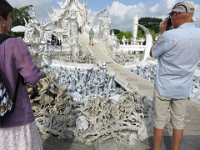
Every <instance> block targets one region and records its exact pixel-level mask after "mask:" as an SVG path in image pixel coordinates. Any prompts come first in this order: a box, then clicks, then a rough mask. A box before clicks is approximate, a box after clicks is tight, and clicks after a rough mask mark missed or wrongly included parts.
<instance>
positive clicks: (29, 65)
mask: <svg viewBox="0 0 200 150" xmlns="http://www.w3.org/2000/svg"><path fill="white" fill-rule="evenodd" d="M13 51H14V57H15V63H16V66H17V69H18V72H19V73H20V74H21V76H22V77H23V78H24V82H25V83H26V84H35V83H36V82H37V81H38V80H39V79H40V78H41V77H42V76H43V74H42V72H41V71H40V69H39V68H38V67H37V66H36V64H35V63H34V62H33V60H32V58H31V55H30V52H29V50H28V46H27V45H26V44H25V43H24V42H23V40H21V39H16V41H15V44H14V46H13Z"/></svg>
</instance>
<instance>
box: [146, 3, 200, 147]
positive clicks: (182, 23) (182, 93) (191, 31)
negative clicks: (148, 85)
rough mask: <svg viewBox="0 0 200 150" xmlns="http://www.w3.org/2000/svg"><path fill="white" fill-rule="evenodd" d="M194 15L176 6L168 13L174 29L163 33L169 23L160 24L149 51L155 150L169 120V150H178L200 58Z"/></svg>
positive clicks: (189, 5) (188, 5) (183, 5)
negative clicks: (152, 69)
mask: <svg viewBox="0 0 200 150" xmlns="http://www.w3.org/2000/svg"><path fill="white" fill-rule="evenodd" d="M193 14H194V5H193V4H192V3H190V2H187V1H184V2H179V3H177V4H176V5H175V6H174V7H173V8H172V11H171V12H170V13H169V16H170V18H169V19H171V25H172V28H173V29H172V30H168V31H166V28H167V22H168V21H167V20H166V19H165V20H164V21H162V22H161V23H160V37H159V38H158V40H157V42H156V43H155V44H154V46H153V47H152V50H151V54H150V55H151V56H152V57H155V58H158V65H157V75H156V80H155V91H154V100H153V106H154V150H160V146H161V143H162V139H163V128H164V126H165V125H166V123H167V121H168V120H169V117H170V123H171V125H172V127H173V137H172V150H179V149H180V144H181V142H182V137H183V129H184V118H185V114H186V106H187V101H188V97H189V94H190V91H191V88H192V79H193V75H194V71H195V67H196V64H197V62H198V59H199V57H200V44H199V41H200V29H199V28H196V27H195V25H194V23H193V20H192V17H193ZM168 23H170V22H168Z"/></svg>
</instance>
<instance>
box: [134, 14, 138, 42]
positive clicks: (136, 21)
mask: <svg viewBox="0 0 200 150" xmlns="http://www.w3.org/2000/svg"><path fill="white" fill-rule="evenodd" d="M137 32H138V17H137V15H135V17H134V19H133V41H136V39H137Z"/></svg>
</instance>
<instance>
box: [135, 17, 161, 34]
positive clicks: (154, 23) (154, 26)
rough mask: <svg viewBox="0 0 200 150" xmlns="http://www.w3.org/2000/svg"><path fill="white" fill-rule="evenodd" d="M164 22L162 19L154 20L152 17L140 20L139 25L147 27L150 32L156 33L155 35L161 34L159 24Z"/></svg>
mask: <svg viewBox="0 0 200 150" xmlns="http://www.w3.org/2000/svg"><path fill="white" fill-rule="evenodd" d="M161 21H162V19H160V18H152V17H144V18H140V19H139V24H141V25H143V26H145V27H146V28H148V29H149V30H153V31H155V33H158V32H159V24H160V22H161Z"/></svg>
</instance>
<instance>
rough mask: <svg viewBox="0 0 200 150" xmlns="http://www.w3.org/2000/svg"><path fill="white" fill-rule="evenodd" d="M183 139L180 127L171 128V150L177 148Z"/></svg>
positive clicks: (176, 149) (177, 149)
mask: <svg viewBox="0 0 200 150" xmlns="http://www.w3.org/2000/svg"><path fill="white" fill-rule="evenodd" d="M182 139H183V130H182V129H173V138H172V150H179V148H180V145H181V143H182Z"/></svg>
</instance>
